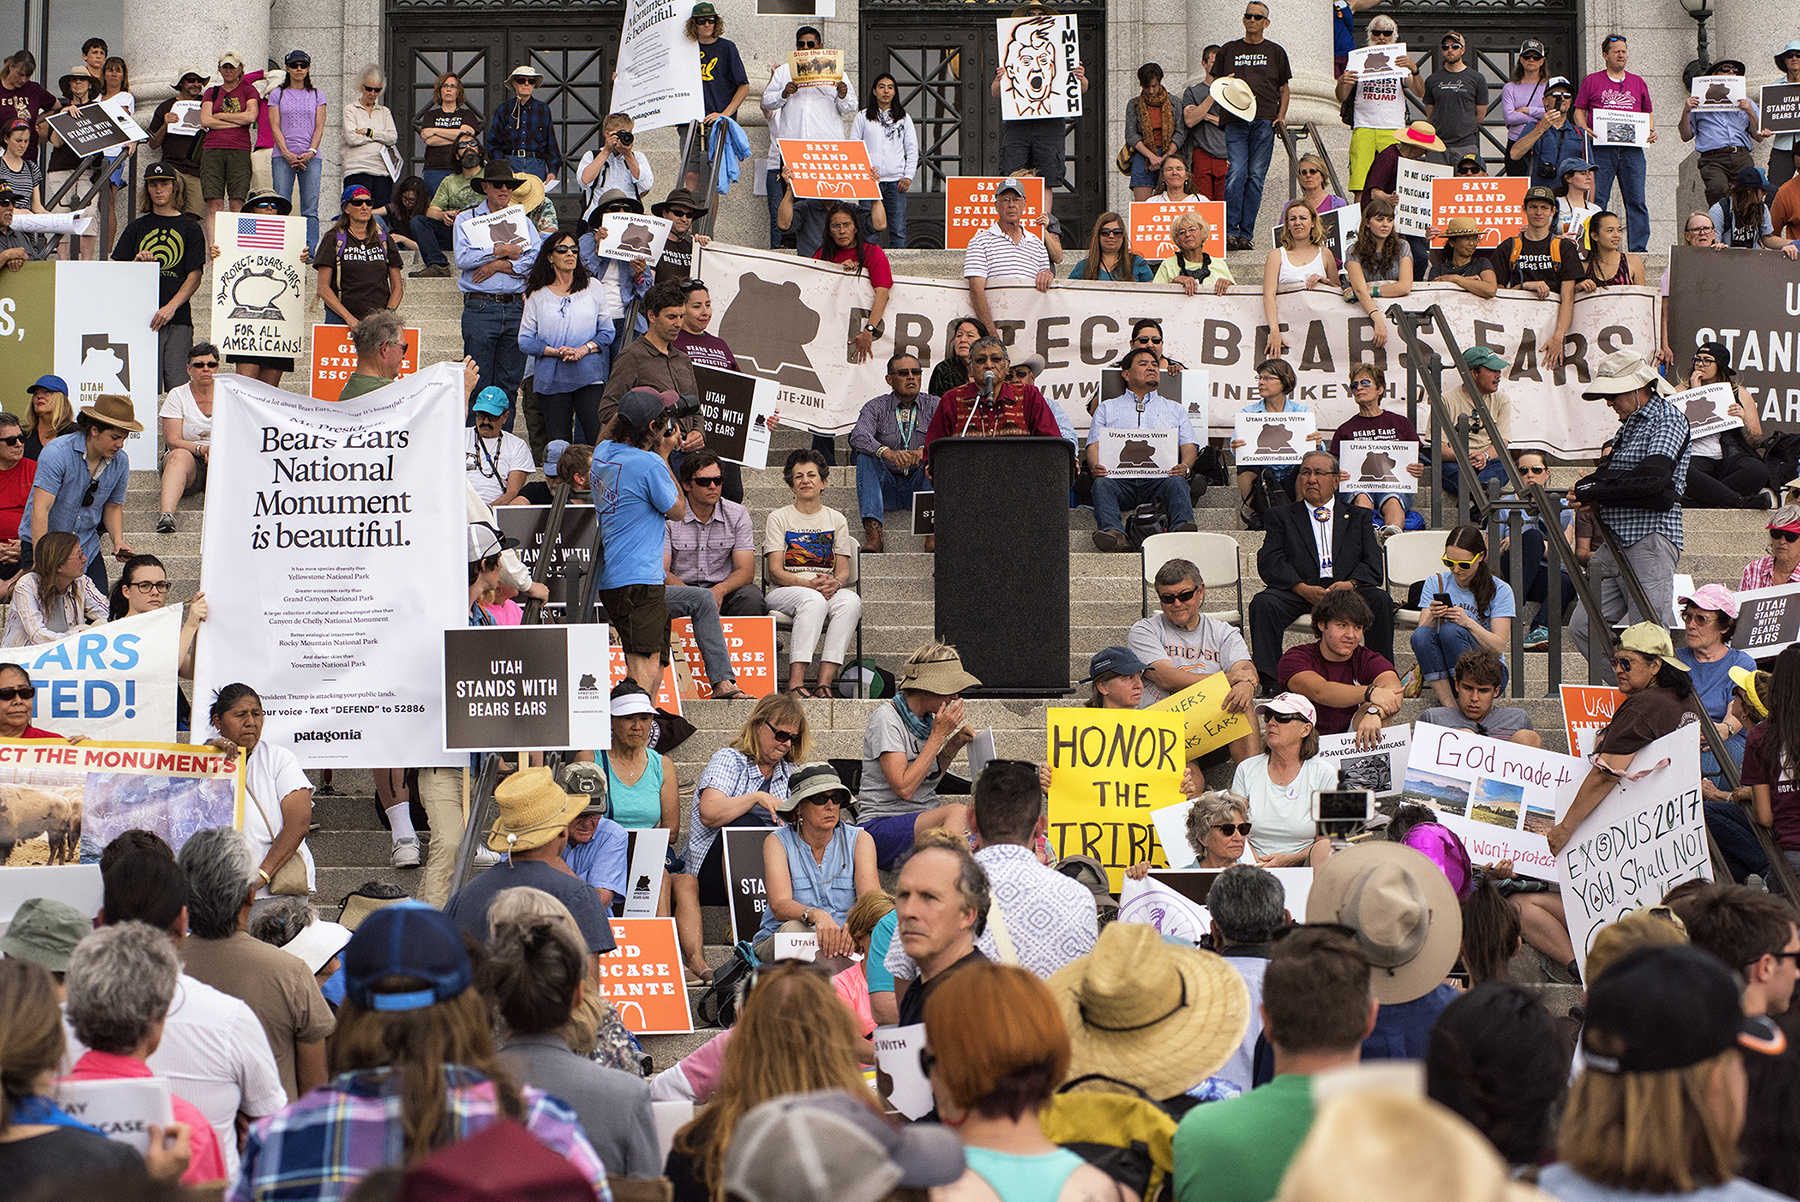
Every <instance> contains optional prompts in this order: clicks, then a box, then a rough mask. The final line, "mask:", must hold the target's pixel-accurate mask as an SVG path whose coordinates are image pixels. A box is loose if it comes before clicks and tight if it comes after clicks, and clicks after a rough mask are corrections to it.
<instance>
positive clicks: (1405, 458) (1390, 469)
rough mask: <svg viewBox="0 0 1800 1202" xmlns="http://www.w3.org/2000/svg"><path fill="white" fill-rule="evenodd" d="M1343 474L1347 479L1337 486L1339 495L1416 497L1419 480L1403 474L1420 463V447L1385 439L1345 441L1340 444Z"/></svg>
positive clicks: (1416, 444)
mask: <svg viewBox="0 0 1800 1202" xmlns="http://www.w3.org/2000/svg"><path fill="white" fill-rule="evenodd" d="M1339 450H1340V459H1339V462H1340V463H1341V464H1342V465H1343V470H1344V471H1346V472H1348V473H1349V474H1350V475H1349V479H1347V480H1344V481H1343V482H1342V483H1340V484H1339V485H1338V491H1339V492H1341V493H1362V492H1366V493H1369V494H1371V495H1373V494H1377V493H1386V492H1399V493H1416V492H1418V491H1419V480H1418V477H1416V476H1414V475H1413V474H1412V473H1411V472H1409V471H1407V470H1406V465H1407V464H1409V463H1417V462H1418V461H1419V444H1418V443H1416V442H1404V441H1401V442H1395V441H1392V440H1387V439H1367V440H1363V439H1354V440H1353V439H1348V438H1346V439H1345V440H1344V441H1343V442H1342V443H1340V444H1339Z"/></svg>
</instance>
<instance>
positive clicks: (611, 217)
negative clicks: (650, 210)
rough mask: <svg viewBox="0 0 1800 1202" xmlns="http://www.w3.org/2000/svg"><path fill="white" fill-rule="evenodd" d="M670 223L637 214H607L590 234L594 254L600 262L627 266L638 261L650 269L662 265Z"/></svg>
mask: <svg viewBox="0 0 1800 1202" xmlns="http://www.w3.org/2000/svg"><path fill="white" fill-rule="evenodd" d="M673 228H674V226H673V225H672V223H670V222H668V221H666V220H664V219H663V218H661V217H644V216H640V215H639V214H637V213H607V214H605V215H604V216H602V217H601V218H600V228H599V229H597V230H595V231H594V253H595V254H597V255H599V256H600V257H601V258H602V259H619V260H621V261H623V262H626V263H630V262H632V261H633V260H635V259H642V260H644V261H645V262H646V263H648V264H650V265H651V266H652V267H654V266H655V265H656V264H658V263H660V262H661V261H662V254H663V247H665V246H667V245H668V244H669V231H670V230H671V229H673Z"/></svg>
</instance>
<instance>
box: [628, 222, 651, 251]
mask: <svg viewBox="0 0 1800 1202" xmlns="http://www.w3.org/2000/svg"><path fill="white" fill-rule="evenodd" d="M655 241H656V239H655V237H654V236H652V234H651V233H650V231H649V229H648V228H646V227H645V226H641V225H639V224H638V223H637V222H635V221H634V222H632V223H631V224H630V225H628V226H626V227H625V232H624V233H623V234H620V235H619V247H620V249H622V250H649V249H650V244H651V243H653V242H655Z"/></svg>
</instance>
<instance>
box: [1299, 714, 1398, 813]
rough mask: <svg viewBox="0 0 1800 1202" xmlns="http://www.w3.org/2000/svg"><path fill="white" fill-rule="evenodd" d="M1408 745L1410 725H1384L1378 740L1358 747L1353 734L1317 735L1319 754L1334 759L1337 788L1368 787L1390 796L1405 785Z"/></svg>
mask: <svg viewBox="0 0 1800 1202" xmlns="http://www.w3.org/2000/svg"><path fill="white" fill-rule="evenodd" d="M1411 748H1412V727H1410V726H1384V727H1382V728H1381V742H1379V743H1377V744H1376V745H1375V746H1373V747H1367V748H1363V747H1358V746H1357V745H1356V734H1355V732H1353V731H1345V732H1344V733H1343V734H1341V735H1324V736H1321V737H1320V739H1319V751H1318V754H1319V758H1321V759H1325V760H1335V761H1336V762H1337V769H1338V786H1337V787H1338V788H1340V789H1368V790H1370V791H1371V792H1373V793H1374V794H1375V796H1377V797H1394V796H1397V795H1398V794H1400V793H1401V792H1402V791H1403V790H1404V788H1405V786H1406V761H1407V757H1408V755H1409V754H1410V752H1411Z"/></svg>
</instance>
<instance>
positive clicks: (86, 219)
mask: <svg viewBox="0 0 1800 1202" xmlns="http://www.w3.org/2000/svg"><path fill="white" fill-rule="evenodd" d="M98 208H99V205H98V204H89V205H88V207H87V208H85V209H82V210H81V211H80V212H77V213H14V214H13V219H12V227H13V228H14V229H15V230H18V231H19V232H20V233H21V234H81V235H84V236H85V235H86V234H87V232H88V231H89V230H91V229H93V228H94V213H95V211H96V210H97V209H98ZM61 261H62V260H58V262H61Z"/></svg>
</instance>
